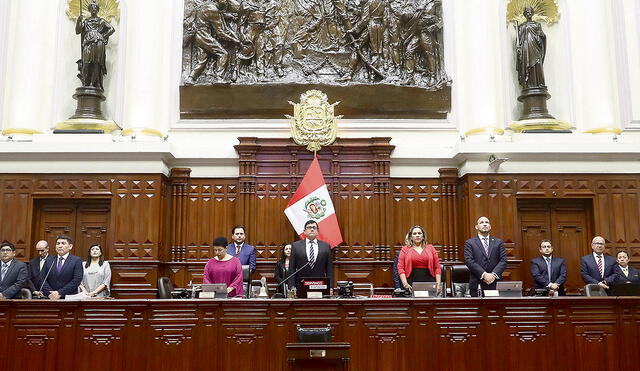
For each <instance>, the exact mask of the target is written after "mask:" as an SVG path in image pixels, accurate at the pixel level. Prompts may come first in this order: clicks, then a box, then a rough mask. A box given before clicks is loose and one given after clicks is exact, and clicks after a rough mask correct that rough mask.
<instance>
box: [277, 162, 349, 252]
mask: <svg viewBox="0 0 640 371" xmlns="http://www.w3.org/2000/svg"><path fill="white" fill-rule="evenodd" d="M284 213H285V215H286V216H287V218H289V222H290V223H291V225H292V226H293V228H294V229H295V230H296V233H298V234H299V235H300V238H305V235H304V223H306V222H307V220H315V221H316V222H317V223H318V228H319V231H318V239H319V240H321V241H325V242H327V243H328V244H329V245H330V246H331V247H332V248H333V247H334V246H337V245H339V244H340V243H341V242H342V233H340V227H339V226H338V218H337V217H336V210H335V209H334V208H333V202H331V197H330V196H329V189H327V185H326V184H325V183H324V177H323V176H322V170H321V169H320V163H319V162H318V158H317V157H315V156H314V157H313V161H312V162H311V165H310V166H309V169H308V170H307V173H306V174H304V178H302V182H301V183H300V186H298V189H297V190H296V193H294V194H293V197H291V200H289V204H287V208H286V209H285V210H284Z"/></svg>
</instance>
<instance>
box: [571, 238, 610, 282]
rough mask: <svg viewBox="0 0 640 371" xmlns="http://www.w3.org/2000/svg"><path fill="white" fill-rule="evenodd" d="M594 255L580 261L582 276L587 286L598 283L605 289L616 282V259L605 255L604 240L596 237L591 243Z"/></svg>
mask: <svg viewBox="0 0 640 371" xmlns="http://www.w3.org/2000/svg"><path fill="white" fill-rule="evenodd" d="M591 250H593V253H592V254H589V255H585V256H583V257H582V258H581V259H580V275H581V276H582V280H583V281H584V283H586V284H590V283H597V284H598V285H600V287H602V288H604V289H609V285H611V284H612V283H613V281H615V280H616V271H615V266H616V259H615V258H614V257H613V256H611V255H607V254H605V253H604V238H602V237H600V236H595V237H594V238H593V240H592V241H591Z"/></svg>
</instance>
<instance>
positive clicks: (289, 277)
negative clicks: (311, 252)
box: [272, 261, 311, 299]
mask: <svg viewBox="0 0 640 371" xmlns="http://www.w3.org/2000/svg"><path fill="white" fill-rule="evenodd" d="M309 263H311V262H310V261H307V262H306V263H305V264H304V265H303V266H302V267H300V268H298V269H296V271H295V272H293V273H291V274H290V275H289V276H287V278H285V279H283V280H282V282H280V283H279V284H278V286H276V291H278V289H279V288H280V286H281V285H282V284H283V283H285V282H287V281H289V279H291V277H293V276H295V275H296V274H297V273H298V272H300V271H301V270H303V269H304V268H305V267H307V266H309ZM278 295H282V294H281V293H279V292H278V293H276V294H275V295H273V298H272V299H274V298H276V296H278Z"/></svg>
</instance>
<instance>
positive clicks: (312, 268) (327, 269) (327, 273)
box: [289, 220, 333, 287]
mask: <svg viewBox="0 0 640 371" xmlns="http://www.w3.org/2000/svg"><path fill="white" fill-rule="evenodd" d="M304 234H305V235H306V238H305V239H304V240H299V241H296V242H294V243H293V245H291V257H290V258H289V274H292V273H293V272H295V271H297V270H298V269H300V268H302V269H300V272H298V273H296V274H295V275H294V276H293V277H292V278H291V279H290V281H289V286H290V287H296V285H298V284H299V283H300V280H301V279H303V278H306V277H313V278H316V277H329V287H333V262H332V260H331V259H332V256H331V247H330V246H329V244H328V243H326V242H324V241H320V240H318V223H316V221H315V220H308V221H307V222H306V223H304Z"/></svg>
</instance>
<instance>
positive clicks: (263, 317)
mask: <svg viewBox="0 0 640 371" xmlns="http://www.w3.org/2000/svg"><path fill="white" fill-rule="evenodd" d="M219 310H220V312H219V317H218V318H219V321H220V325H219V330H218V331H219V332H218V334H219V338H218V339H219V340H220V344H219V348H220V349H224V350H225V352H226V353H227V355H228V356H227V357H224V358H223V359H222V360H221V365H220V369H222V370H233V369H237V370H250V371H251V370H259V369H266V368H267V367H268V366H267V364H264V363H263V364H258V363H257V362H256V360H255V358H254V357H252V355H255V354H273V347H272V346H273V344H272V343H271V342H270V339H269V334H268V330H267V328H268V327H270V324H271V323H270V322H271V316H272V313H271V312H270V311H269V306H268V305H267V304H265V303H264V302H263V303H260V302H254V303H251V304H248V305H244V306H242V307H238V306H237V305H233V304H230V305H225V304H223V305H221V306H220V309H219ZM270 358H271V357H267V359H265V361H267V362H268V363H271V362H270V361H271V360H270Z"/></svg>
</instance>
